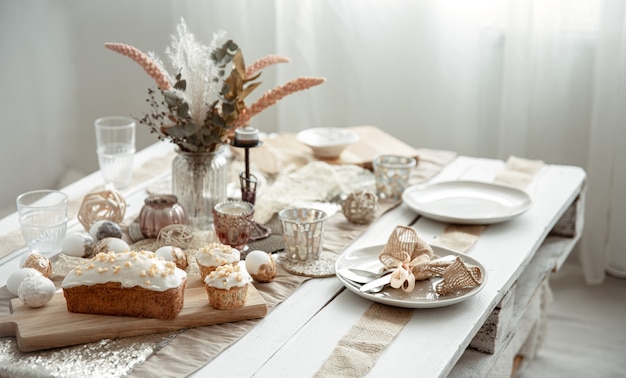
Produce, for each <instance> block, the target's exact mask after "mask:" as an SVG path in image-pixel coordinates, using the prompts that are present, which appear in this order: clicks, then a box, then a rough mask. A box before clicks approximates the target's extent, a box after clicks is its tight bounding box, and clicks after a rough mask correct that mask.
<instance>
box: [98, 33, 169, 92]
mask: <svg viewBox="0 0 626 378" xmlns="http://www.w3.org/2000/svg"><path fill="white" fill-rule="evenodd" d="M104 47H106V48H107V49H109V50H112V51H115V52H116V53H119V54H122V55H124V56H127V57H129V58H131V59H132V60H134V61H135V62H136V63H137V64H139V65H140V66H141V67H142V68H143V69H144V70H145V71H146V72H147V73H148V75H150V77H152V78H153V79H154V81H156V84H157V86H158V88H159V89H160V90H162V91H166V90H168V89H170V87H171V86H170V82H169V80H168V79H167V75H165V74H164V73H163V71H161V68H160V67H159V66H158V65H157V64H156V63H155V62H154V61H153V60H152V59H150V58H149V57H148V56H147V55H146V54H144V53H143V52H141V51H140V50H139V49H137V48H136V47H133V46H131V45H127V44H125V43H105V44H104Z"/></svg>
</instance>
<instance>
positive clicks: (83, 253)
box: [61, 232, 96, 257]
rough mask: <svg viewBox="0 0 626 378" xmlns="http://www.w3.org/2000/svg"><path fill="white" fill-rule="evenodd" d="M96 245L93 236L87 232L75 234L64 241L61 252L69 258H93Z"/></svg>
mask: <svg viewBox="0 0 626 378" xmlns="http://www.w3.org/2000/svg"><path fill="white" fill-rule="evenodd" d="M95 244H96V241H95V240H94V238H93V236H91V235H90V234H88V233H86V232H73V233H71V234H69V235H67V236H66V237H65V238H64V239H63V243H62V244H61V251H62V252H63V253H65V254H66V255H68V256H75V257H91V256H92V255H93V247H94V245H95Z"/></svg>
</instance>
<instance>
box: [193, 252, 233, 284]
mask: <svg viewBox="0 0 626 378" xmlns="http://www.w3.org/2000/svg"><path fill="white" fill-rule="evenodd" d="M239 260H240V253H239V250H237V249H235V248H232V247H231V246H228V245H224V244H221V243H211V244H209V245H208V246H206V247H202V248H200V249H199V250H198V253H197V254H196V262H197V263H198V268H199V269H200V275H201V277H202V280H203V281H204V279H205V278H206V276H207V275H208V274H209V273H211V272H212V271H214V270H215V269H216V268H217V267H218V266H222V265H225V264H237V263H238V262H239Z"/></svg>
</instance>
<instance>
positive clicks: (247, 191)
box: [233, 127, 272, 240]
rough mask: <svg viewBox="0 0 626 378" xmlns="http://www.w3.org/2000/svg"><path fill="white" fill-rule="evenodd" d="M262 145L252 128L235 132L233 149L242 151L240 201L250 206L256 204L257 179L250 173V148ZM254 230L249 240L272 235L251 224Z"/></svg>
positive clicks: (262, 228) (260, 226)
mask: <svg viewBox="0 0 626 378" xmlns="http://www.w3.org/2000/svg"><path fill="white" fill-rule="evenodd" d="M262 144H263V143H262V142H261V141H260V140H259V131H258V130H257V129H255V128H252V127H243V128H239V129H237V130H235V140H234V141H233V146H234V147H239V148H243V149H244V163H245V171H244V172H241V173H240V174H239V184H240V186H241V199H242V200H243V201H246V202H250V203H251V204H253V205H254V204H255V202H256V186H257V183H258V181H257V178H256V176H254V175H253V174H251V173H250V148H254V147H259V146H261V145H262ZM253 227H254V230H253V232H252V235H250V240H261V239H265V238H267V237H268V236H270V235H271V234H272V230H271V229H269V228H267V227H265V226H263V225H261V224H259V223H257V222H253Z"/></svg>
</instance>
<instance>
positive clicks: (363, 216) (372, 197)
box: [341, 190, 378, 224]
mask: <svg viewBox="0 0 626 378" xmlns="http://www.w3.org/2000/svg"><path fill="white" fill-rule="evenodd" d="M341 210H342V212H343V215H345V217H346V219H347V220H348V221H349V222H351V223H354V224H368V223H371V222H372V221H373V220H374V218H376V210H378V196H377V195H376V194H375V193H373V192H370V191H369V190H359V191H356V192H352V193H350V194H349V195H348V197H346V199H345V200H344V201H343V203H342V204H341Z"/></svg>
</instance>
